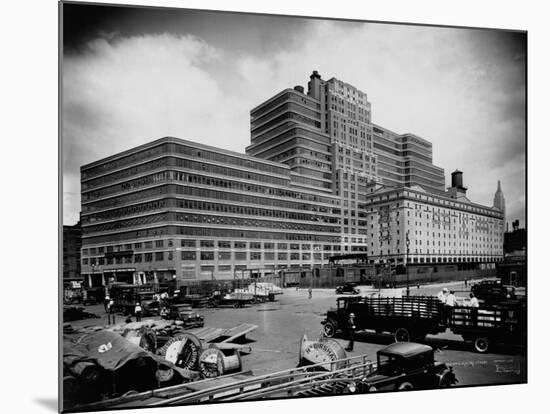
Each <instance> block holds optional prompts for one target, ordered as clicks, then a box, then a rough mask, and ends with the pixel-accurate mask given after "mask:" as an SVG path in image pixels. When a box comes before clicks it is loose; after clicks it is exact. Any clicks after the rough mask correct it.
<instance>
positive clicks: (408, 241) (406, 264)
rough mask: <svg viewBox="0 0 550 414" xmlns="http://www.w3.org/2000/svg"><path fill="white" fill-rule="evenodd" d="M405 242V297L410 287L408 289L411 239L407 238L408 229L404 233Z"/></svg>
mask: <svg viewBox="0 0 550 414" xmlns="http://www.w3.org/2000/svg"><path fill="white" fill-rule="evenodd" d="M405 244H406V245H407V254H406V256H405V271H406V272H407V298H408V297H409V293H410V289H409V245H410V244H411V241H410V240H409V230H407V233H406V235H405Z"/></svg>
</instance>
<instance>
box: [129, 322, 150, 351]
mask: <svg viewBox="0 0 550 414" xmlns="http://www.w3.org/2000/svg"><path fill="white" fill-rule="evenodd" d="M122 336H123V337H124V338H126V339H127V340H128V341H130V342H131V343H133V344H134V345H137V346H139V347H141V348H143V349H144V350H145V351H148V352H155V351H156V349H157V335H156V334H155V332H154V331H153V330H152V329H151V328H148V327H146V326H142V327H141V328H140V329H139V330H137V331H135V330H132V329H126V330H125V331H124V332H123V333H122Z"/></svg>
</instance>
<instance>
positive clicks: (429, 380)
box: [356, 342, 458, 393]
mask: <svg viewBox="0 0 550 414" xmlns="http://www.w3.org/2000/svg"><path fill="white" fill-rule="evenodd" d="M457 382H458V380H457V378H456V376H455V374H454V372H453V369H452V367H447V366H446V365H445V364H444V363H437V362H435V361H434V350H433V349H432V347H430V346H428V345H423V344H417V343H414V342H396V343H394V344H391V345H389V346H387V347H386V348H383V349H381V350H380V351H378V353H377V364H376V369H375V370H374V371H373V372H371V373H370V374H368V375H366V376H365V377H364V378H362V380H361V381H360V382H359V383H358V384H356V386H357V392H359V393H369V392H380V391H402V390H414V389H433V388H447V387H450V386H452V385H454V384H456V383H457Z"/></svg>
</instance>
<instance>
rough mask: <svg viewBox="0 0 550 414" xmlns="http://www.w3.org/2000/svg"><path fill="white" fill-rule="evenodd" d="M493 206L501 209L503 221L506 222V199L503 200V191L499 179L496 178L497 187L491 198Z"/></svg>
mask: <svg viewBox="0 0 550 414" xmlns="http://www.w3.org/2000/svg"><path fill="white" fill-rule="evenodd" d="M493 207H494V208H497V209H499V210H500V211H502V214H503V215H504V222H506V201H505V200H504V193H503V192H502V188H501V187H500V180H498V187H497V191H496V193H495V198H494V199H493Z"/></svg>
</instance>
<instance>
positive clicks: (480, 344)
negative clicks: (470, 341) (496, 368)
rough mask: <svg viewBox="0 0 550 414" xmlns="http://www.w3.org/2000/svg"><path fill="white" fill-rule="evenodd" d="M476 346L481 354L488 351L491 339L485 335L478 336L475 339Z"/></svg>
mask: <svg viewBox="0 0 550 414" xmlns="http://www.w3.org/2000/svg"><path fill="white" fill-rule="evenodd" d="M474 348H475V350H476V351H477V352H479V353H480V354H483V353H485V352H487V350H488V349H489V339H488V338H487V337H485V336H478V337H476V338H475V339H474Z"/></svg>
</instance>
